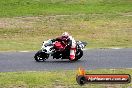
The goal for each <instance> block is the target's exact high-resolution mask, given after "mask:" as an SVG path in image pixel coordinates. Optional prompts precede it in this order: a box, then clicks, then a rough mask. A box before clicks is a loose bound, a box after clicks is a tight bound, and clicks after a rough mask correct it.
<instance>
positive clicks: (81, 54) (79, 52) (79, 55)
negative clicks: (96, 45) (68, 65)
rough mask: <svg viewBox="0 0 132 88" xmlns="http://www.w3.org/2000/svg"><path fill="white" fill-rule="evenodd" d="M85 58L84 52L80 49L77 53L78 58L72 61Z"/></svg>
mask: <svg viewBox="0 0 132 88" xmlns="http://www.w3.org/2000/svg"><path fill="white" fill-rule="evenodd" d="M82 56H83V51H82V50H81V49H80V50H78V51H77V52H76V57H75V59H73V60H70V61H77V60H78V59H80V58H81V57H82Z"/></svg>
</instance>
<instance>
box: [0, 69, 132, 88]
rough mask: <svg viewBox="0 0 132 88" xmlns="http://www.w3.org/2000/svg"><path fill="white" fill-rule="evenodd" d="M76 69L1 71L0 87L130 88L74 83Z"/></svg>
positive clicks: (110, 71)
mask: <svg viewBox="0 0 132 88" xmlns="http://www.w3.org/2000/svg"><path fill="white" fill-rule="evenodd" d="M87 73H88V74H130V75H131V76H132V70H131V69H97V70H88V71H87ZM76 74H77V71H75V70H74V71H66V70H65V71H42V72H39V71H38V72H6V73H4V72H1V73H0V88H18V87H19V88H130V87H132V83H129V84H86V85H84V86H79V85H78V84H77V83H76V78H75V77H76Z"/></svg>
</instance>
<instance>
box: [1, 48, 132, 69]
mask: <svg viewBox="0 0 132 88" xmlns="http://www.w3.org/2000/svg"><path fill="white" fill-rule="evenodd" d="M35 53H36V52H0V72H11V71H12V72H15V71H45V70H76V69H77V68H78V67H80V66H81V67H83V68H85V69H100V68H101V69H105V68H111V69H114V68H132V48H126V49H88V50H85V51H84V56H83V57H82V58H81V59H80V60H79V61H77V62H69V61H68V60H60V59H52V57H50V58H49V59H48V60H47V61H45V62H36V61H35V60H34V58H33V57H34V54H35Z"/></svg>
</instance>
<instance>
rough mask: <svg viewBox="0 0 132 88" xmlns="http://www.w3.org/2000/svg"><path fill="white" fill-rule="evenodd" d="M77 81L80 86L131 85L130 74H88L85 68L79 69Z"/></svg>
mask: <svg viewBox="0 0 132 88" xmlns="http://www.w3.org/2000/svg"><path fill="white" fill-rule="evenodd" d="M78 72H79V73H78V74H77V76H76V81H77V83H78V84H79V85H84V84H86V83H116V84H120V83H121V84H122V83H130V82H131V76H130V75H129V74H86V73H85V70H84V69H83V68H79V70H78Z"/></svg>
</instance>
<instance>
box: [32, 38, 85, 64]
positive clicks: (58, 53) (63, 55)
mask: <svg viewBox="0 0 132 88" xmlns="http://www.w3.org/2000/svg"><path fill="white" fill-rule="evenodd" d="M86 45H87V43H86V42H82V41H76V54H75V59H73V60H71V59H70V57H69V56H70V46H65V45H63V44H62V43H61V42H58V41H56V42H52V41H51V39H49V40H47V41H44V42H43V44H42V47H41V50H39V51H38V52H37V53H36V54H35V56H34V58H35V60H36V61H37V62H42V61H45V60H46V59H48V58H49V56H50V55H51V56H53V59H69V60H70V61H77V60H78V59H80V58H81V57H82V56H83V50H82V49H83V48H85V46H86Z"/></svg>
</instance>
